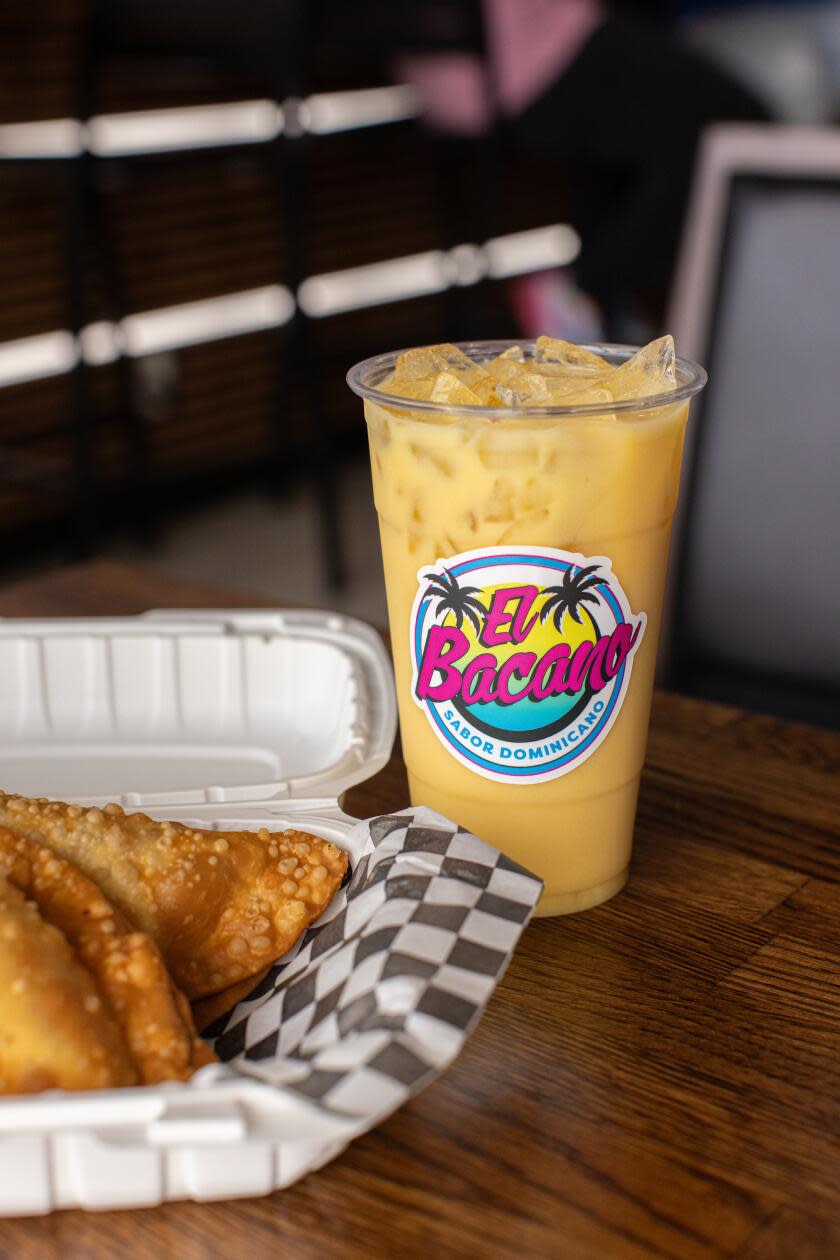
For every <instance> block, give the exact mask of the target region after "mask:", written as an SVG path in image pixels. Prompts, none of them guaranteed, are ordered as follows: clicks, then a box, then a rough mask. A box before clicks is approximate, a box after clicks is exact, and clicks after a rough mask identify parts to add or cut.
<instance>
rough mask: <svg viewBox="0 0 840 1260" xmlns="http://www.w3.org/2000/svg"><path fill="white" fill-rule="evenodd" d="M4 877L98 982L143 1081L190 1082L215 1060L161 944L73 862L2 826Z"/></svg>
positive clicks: (0, 867)
mask: <svg viewBox="0 0 840 1260" xmlns="http://www.w3.org/2000/svg"><path fill="white" fill-rule="evenodd" d="M0 874H2V875H3V876H4V877H5V879H6V880H7V881H8V882H9V883H10V884H12V885H13V886H14V887H16V888H18V889H19V890H20V891H21V892H22V893H23V894H24V895H25V896H26V897H29V898H30V899H31V900H32V901H33V902H34V903H35V905H36V906H37V907H38V910H39V912H40V914H41V917H42V918H43V919H44V921H45V922H46V923H48V924H51V925H52V926H53V927H54V928H57V929H58V931H59V932H61V933H62V934H63V936H64V937H65V939H66V940H67V942H68V944H69V945H70V947H71V949H72V950H73V951H74V952H75V954H76V957H77V958H78V960H79V962H80V963H81V964H82V965H83V966H84V967H85V968H86V969H87V971H88V972H89V973H90V975H91V976H92V977H93V980H94V982H95V984H96V986H97V989H98V992H99V994H100V996H101V997H102V998H103V999H104V1001H105V1004H106V1006H107V1008H108V1009H109V1010H110V1011H111V1013H112V1014H113V1016H114V1019H115V1021H116V1023H117V1025H118V1027H119V1028H120V1030H121V1032H122V1035H123V1037H124V1039H125V1043H126V1045H127V1047H128V1051H129V1053H130V1055H131V1058H132V1060H133V1062H134V1066H135V1068H136V1071H137V1076H138V1078H139V1081H140V1083H141V1084H143V1085H154V1084H157V1083H158V1082H160V1081H172V1080H179V1081H180V1080H187V1079H188V1078H189V1077H190V1076H192V1074H193V1072H194V1071H195V1070H196V1068H197V1067H199V1066H201V1065H202V1064H204V1063H208V1062H211V1061H212V1060H213V1057H214V1056H213V1055H212V1053H211V1051H210V1050H209V1049H208V1047H206V1046H205V1044H204V1043H203V1042H202V1041H201V1040H200V1038H199V1037H198V1036H197V1034H196V1031H195V1027H194V1025H193V1021H192V1014H191V1012H190V1009H189V1004H188V1003H187V1001H186V999H185V998H184V997H183V995H182V994H180V993H178V991H177V990H176V988H175V986H174V985H173V983H172V981H171V980H170V978H169V974H168V972H167V970H166V967H165V965H164V962H163V959H162V957H161V955H160V951H159V950H158V948H157V946H156V945H155V943H154V941H153V940H152V939H151V937H150V936H148V935H146V933H145V932H136V931H135V930H134V928H133V927H132V926H131V924H130V923H129V922H128V920H127V919H126V918H125V916H124V915H123V914H121V913H120V911H118V910H115V909H114V907H113V906H111V905H110V904H109V903H108V901H107V900H106V899H105V897H104V896H103V895H102V893H101V892H100V891H99V889H98V888H97V886H96V885H95V884H94V883H93V882H92V881H91V880H89V879H88V878H87V877H86V876H85V875H83V874H82V873H81V871H79V870H78V869H77V868H76V867H75V866H73V864H72V863H71V862H68V861H67V860H66V859H65V858H63V857H60V856H59V855H58V854H56V853H54V852H53V851H52V850H51V849H47V848H45V847H44V846H43V845H39V844H36V843H35V841H33V840H29V839H27V838H26V837H25V836H18V835H14V834H13V833H12V832H11V831H9V830H8V829H7V828H5V827H0ZM208 1056H209V1057H208Z"/></svg>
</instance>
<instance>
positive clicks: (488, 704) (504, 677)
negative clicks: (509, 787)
mask: <svg viewBox="0 0 840 1260" xmlns="http://www.w3.org/2000/svg"><path fill="white" fill-rule="evenodd" d="M417 577H418V582H419V587H418V590H417V595H416V598H415V600H414V608H413V610H412V616H411V657H412V662H413V667H414V678H413V682H412V694H413V696H414V699H415V702H416V703H417V704H418V705H419V706H420V708H421V709H423V711H424V713H425V714H426V717H427V718H428V720H429V721H430V722H431V724H432V726H433V728H434V730H435V732H436V734H437V736H438V738H439V739H440V740H441V741H442V742H443V743H444V744H445V745H446V747H447V748H448V749H449V751H450V752H451V753H452V754H453V755H454V756H455V757H457V758H458V760H459V761H461V762H462V763H463V764H464V765H465V766H468V767H469V769H471V770H474V771H475V772H476V774H481V775H484V776H485V777H486V778H488V779H496V780H499V781H501V782H505V783H529V782H534V781H535V780H545V779H554V778H557V777H558V776H559V775H562V774H568V772H569V771H570V770H573V769H574V768H575V766H578V765H580V763H581V762H582V761H585V760H586V758H587V757H589V756H590V755H591V754H592V753H593V752H594V751H595V749H596V748H597V747H598V745H599V744H600V742H601V740H602V739H603V738H604V737H605V735H606V734H607V732H608V731H609V729H610V727H611V726H612V724H613V722H614V721H615V719H616V717H617V716H618V712H619V710H620V708H621V705H622V702H623V700H624V696H625V695H626V693H627V687H628V685H629V683H630V674H631V671H632V668H633V658H634V656H635V653H636V650H637V648H638V646H639V643H640V642H641V640H642V636H643V634H644V630H645V622H646V616H645V614H644V613H643V612H639V613H634V612H632V611H631V609H630V605H629V603H628V600H627V596H626V595H625V594H624V591H623V590H622V589H621V586H620V584H619V582H618V579H617V577H616V575H615V574H614V573H613V572H612V566H611V563H610V561H609V560H608V559H607V558H606V557H604V556H580V555H575V554H574V553H572V552H568V551H553V550H548V549H544V548H539V547H511V548H506V547H489V548H485V549H483V550H481V551H464V552H462V553H461V554H460V555H457V556H451V557H449V559H446V560H440V561H438V563H437V564H435V565H434V566H432V567H430V568H423V569H421V570H420V572H419V573H418V575H417Z"/></svg>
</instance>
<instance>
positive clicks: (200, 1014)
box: [192, 965, 271, 1032]
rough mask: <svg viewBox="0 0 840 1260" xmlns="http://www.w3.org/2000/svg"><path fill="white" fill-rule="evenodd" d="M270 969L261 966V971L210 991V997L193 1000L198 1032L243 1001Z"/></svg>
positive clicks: (193, 1011) (194, 1017) (269, 967)
mask: <svg viewBox="0 0 840 1260" xmlns="http://www.w3.org/2000/svg"><path fill="white" fill-rule="evenodd" d="M270 970H271V966H270V965H269V966H268V967H263V969H262V971H258V972H257V974H256V975H254V976H249V977H248V979H247V980H240V981H239V983H238V984H232V985H231V986H230V988H229V989H222V990H221V992H219V993H212V994H211V995H210V997H203V998H198V1000H197V1001H195V1002H193V1004H192V1013H193V1019H194V1020H195V1026H196V1028H197V1029H198V1030H199V1032H203V1031H204V1030H205V1029H206V1028H209V1027H210V1025H211V1024H212V1023H213V1022H214V1021H215V1020H217V1019H218V1018H219V1016H220V1015H227V1013H228V1011H232V1010H233V1008H234V1006H237V1005H238V1003H239V1002H242V1001H244V999H245V998H246V997H248V996H249V994H251V993H253V992H254V989H256V987H257V985H258V984H261V983H262V981H263V980H264V979H265V978H266V976H267V975H268V973H269V971H270Z"/></svg>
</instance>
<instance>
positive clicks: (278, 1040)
mask: <svg viewBox="0 0 840 1260" xmlns="http://www.w3.org/2000/svg"><path fill="white" fill-rule="evenodd" d="M348 848H350V849H351V852H355V853H361V855H362V856H361V857H360V858H359V860H358V861H357V862H356V864H355V866H354V869H353V871H352V874H351V877H350V879H349V881H348V882H347V883H346V884H345V886H344V887H343V888H342V889H341V890H340V891H339V893H338V894H337V895H336V897H335V898H334V900H333V903H332V905H331V906H330V907H329V909H328V911H327V912H326V914H325V915H324V916H323V917H322V919H321V920H320V921H319V923H318V924H317V925H316V926H315V927H313V928H310V929H309V931H308V932H306V933H305V934H304V936H303V937H302V939H301V941H300V942H299V944H298V946H296V948H295V949H294V950H292V951H290V953H289V954H287V955H286V956H285V957H284V958H283V959H281V960H280V962H278V963H277V964H276V965H275V966H274V967H272V969H271V971H270V972H269V974H268V975H267V976H266V978H265V979H264V980H263V982H262V984H260V985H259V986H258V988H257V989H256V990H255V991H254V992H253V993H252V994H251V995H250V996H249V997H248V999H247V1000H246V1001H244V1002H241V1003H240V1004H239V1005H238V1006H237V1007H235V1009H234V1010H233V1011H232V1012H230V1013H229V1014H228V1015H226V1016H224V1017H222V1019H221V1020H219V1021H217V1022H216V1024H215V1025H213V1026H212V1027H211V1028H210V1029H208V1030H207V1035H209V1036H212V1037H213V1038H214V1045H215V1049H216V1052H217V1054H218V1055H219V1057H220V1059H222V1061H223V1062H227V1063H229V1064H230V1066H231V1067H232V1068H236V1069H237V1070H239V1071H241V1072H243V1073H246V1074H247V1075H248V1076H250V1077H257V1078H258V1079H260V1080H261V1081H263V1082H265V1083H267V1084H271V1085H275V1086H281V1087H283V1088H284V1089H286V1090H291V1091H292V1092H293V1093H295V1094H297V1095H298V1096H300V1097H302V1098H304V1099H306V1100H307V1101H308V1102H310V1103H312V1104H314V1105H315V1106H316V1107H318V1108H323V1109H324V1110H325V1111H326V1112H327V1113H330V1114H332V1115H333V1116H335V1117H336V1118H337V1117H344V1118H348V1119H349V1118H353V1119H354V1120H357V1121H361V1122H363V1123H362V1124H361V1126H360V1127H363V1128H366V1127H368V1126H369V1125H370V1124H373V1123H376V1122H377V1121H378V1120H380V1119H382V1118H384V1117H385V1116H386V1115H388V1114H390V1112H392V1111H394V1110H395V1109H396V1108H397V1107H399V1106H401V1105H402V1103H403V1102H405V1100H406V1099H407V1098H408V1097H409V1096H410V1095H411V1094H413V1093H415V1092H416V1091H417V1090H419V1089H421V1088H422V1087H423V1086H424V1085H425V1084H427V1083H428V1082H429V1081H430V1080H431V1079H432V1078H433V1077H434V1076H436V1075H437V1074H439V1073H440V1072H442V1071H443V1070H444V1069H445V1068H446V1067H447V1066H448V1065H449V1064H450V1063H451V1062H452V1060H453V1059H454V1058H455V1057H456V1055H457V1054H458V1053H459V1052H460V1050H461V1048H462V1046H463V1045H464V1042H465V1041H466V1038H467V1037H468V1035H469V1033H470V1031H471V1029H472V1028H473V1026H474V1025H475V1023H476V1022H477V1020H478V1018H479V1016H480V1014H481V1012H482V1010H483V1008H484V1006H485V1004H486V1003H487V1001H488V999H489V997H490V994H491V993H492V992H493V989H494V988H495V986H496V985H497V983H498V982H499V980H500V979H501V976H502V975H503V973H504V971H505V968H506V967H507V965H508V963H509V961H510V959H511V956H512V954H513V951H514V949H515V947H516V943H517V941H518V939H519V937H520V935H521V933H522V930H523V928H524V927H525V924H526V923H527V922H528V919H529V918H530V916H531V913H532V911H533V909H534V906H535V905H536V903H537V900H538V899H539V895H540V892H541V891H542V883H541V882H540V880H538V879H537V878H536V877H535V876H534V875H531V874H530V873H529V872H528V871H525V870H523V868H522V867H520V866H517V865H516V863H515V862H512V861H510V859H509V858H507V857H505V856H504V855H503V854H501V853H499V852H498V851H497V850H496V849H494V848H492V847H491V846H490V845H488V844H485V843H484V841H482V840H479V839H477V837H476V836H474V835H471V834H470V833H469V832H467V831H464V830H463V829H462V828H460V827H457V826H456V825H455V824H454V823H451V822H449V821H448V819H446V818H444V817H442V816H441V815H440V814H437V813H435V812H434V811H432V810H430V809H425V808H414V809H407V810H403V811H402V812H401V813H397V814H391V815H388V816H386V817H381V818H374V819H371V820H370V821H368V822H361V823H359V824H358V827H357V828H356V829H355V830H354V832H353V833H352V836H351V838H350V842H348Z"/></svg>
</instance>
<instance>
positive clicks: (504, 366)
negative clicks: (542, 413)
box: [487, 358, 548, 407]
mask: <svg viewBox="0 0 840 1260" xmlns="http://www.w3.org/2000/svg"><path fill="white" fill-rule="evenodd" d="M487 372H488V374H489V375H490V376H492V378H493V380H494V381H495V382H496V393H497V394H498V396H499V398H500V399H501V400H502V402H503V403H504V404H505V406H506V407H528V406H531V407H538V406H540V405H541V404H543V403H544V402H545V400H546V398H547V397H548V382H547V381H546V379H545V377H544V376H542V375H541V374H540V373H539V372H532V371H531V369H530V368H528V367H526V366H525V364H524V363H516V362H514V361H513V360H512V359H503V358H498V359H492V360H491V362H490V363H488V364H487Z"/></svg>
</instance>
